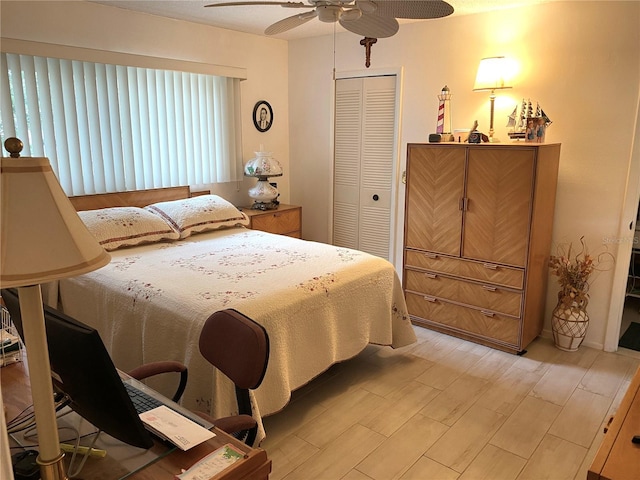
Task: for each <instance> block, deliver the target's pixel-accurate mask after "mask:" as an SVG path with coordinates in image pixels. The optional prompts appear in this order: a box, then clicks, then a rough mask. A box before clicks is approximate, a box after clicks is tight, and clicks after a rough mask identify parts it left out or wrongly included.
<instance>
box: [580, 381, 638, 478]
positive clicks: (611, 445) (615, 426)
mask: <svg viewBox="0 0 640 480" xmlns="http://www.w3.org/2000/svg"><path fill="white" fill-rule="evenodd" d="M634 435H640V368H638V371H637V372H636V374H635V376H634V377H633V379H632V380H631V384H630V385H629V389H628V390H627V393H626V394H625V396H624V398H623V399H622V402H621V403H620V407H619V408H618V411H617V412H616V413H615V415H614V416H613V420H612V421H611V423H610V425H609V426H608V428H607V432H606V434H605V436H604V439H603V440H602V443H601V444H600V448H599V449H598V452H597V453H596V456H595V458H594V459H593V463H592V464H591V467H590V468H589V471H588V472H587V480H638V479H639V478H640V445H636V444H634V443H632V442H631V439H632V438H633V437H634Z"/></svg>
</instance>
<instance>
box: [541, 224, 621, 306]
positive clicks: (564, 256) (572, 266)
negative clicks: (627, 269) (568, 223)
mask: <svg viewBox="0 0 640 480" xmlns="http://www.w3.org/2000/svg"><path fill="white" fill-rule="evenodd" d="M580 244H581V245H582V248H581V250H580V251H579V252H578V253H576V254H572V252H571V250H572V246H573V244H571V243H570V244H569V245H568V246H567V245H562V246H559V247H558V249H557V251H558V254H557V255H551V257H550V258H549V269H550V270H551V274H552V275H555V276H556V277H558V284H559V285H560V292H558V300H559V302H560V303H562V304H563V306H564V307H565V308H571V307H572V306H573V305H576V306H579V307H582V308H586V307H587V303H589V285H590V284H589V280H590V278H591V274H592V273H593V272H594V271H596V270H603V269H602V268H599V267H600V265H602V264H603V263H608V259H610V260H611V261H612V262H613V260H614V257H613V255H612V254H611V253H610V252H602V253H599V254H598V255H596V256H593V255H591V254H590V253H589V250H588V249H587V245H586V243H585V241H584V236H582V237H580Z"/></svg>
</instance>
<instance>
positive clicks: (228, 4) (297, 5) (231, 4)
mask: <svg viewBox="0 0 640 480" xmlns="http://www.w3.org/2000/svg"><path fill="white" fill-rule="evenodd" d="M238 5H240V6H241V5H280V6H281V7H284V8H314V6H313V5H307V4H306V3H302V2H266V1H255V2H254V1H246V2H243V1H240V2H220V3H210V4H209V5H205V7H235V6H238Z"/></svg>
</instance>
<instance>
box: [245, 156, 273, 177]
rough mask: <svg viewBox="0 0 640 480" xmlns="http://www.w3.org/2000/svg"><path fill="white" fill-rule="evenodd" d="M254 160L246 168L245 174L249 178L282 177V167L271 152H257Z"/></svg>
mask: <svg viewBox="0 0 640 480" xmlns="http://www.w3.org/2000/svg"><path fill="white" fill-rule="evenodd" d="M255 153H256V157H255V158H252V159H251V160H249V161H248V162H247V164H246V165H245V166H244V174H245V175H246V176H247V177H280V176H281V175H282V165H280V162H278V160H276V159H275V158H273V157H272V156H271V152H255Z"/></svg>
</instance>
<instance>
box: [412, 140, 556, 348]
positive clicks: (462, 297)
mask: <svg viewBox="0 0 640 480" xmlns="http://www.w3.org/2000/svg"><path fill="white" fill-rule="evenodd" d="M559 157H560V145H559V144H529V143H521V144H478V145H469V144H456V143H443V144H437V143H434V144H409V145H408V146H407V187H406V198H405V232H404V268H403V286H404V289H405V297H406V300H407V306H408V308H409V314H410V316H411V319H412V321H413V322H414V323H415V324H417V325H421V326H425V327H428V328H432V329H434V330H438V331H441V332H444V333H448V334H451V335H455V336H458V337H461V338H465V339H468V340H472V341H475V342H478V343H481V344H484V345H488V346H491V347H494V348H498V349H501V350H505V351H508V352H512V353H521V352H523V351H524V350H525V348H526V346H527V345H528V344H529V343H530V342H531V341H532V340H533V339H534V338H535V337H536V336H538V335H539V334H540V332H541V331H542V327H543V323H544V314H545V309H544V307H545V300H546V286H547V278H548V275H547V272H548V269H547V262H548V259H549V255H550V249H551V233H552V228H553V212H554V208H555V197H556V183H557V175H558V162H559Z"/></svg>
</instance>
